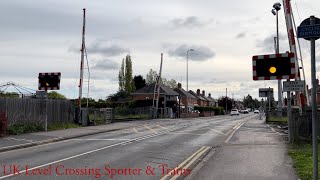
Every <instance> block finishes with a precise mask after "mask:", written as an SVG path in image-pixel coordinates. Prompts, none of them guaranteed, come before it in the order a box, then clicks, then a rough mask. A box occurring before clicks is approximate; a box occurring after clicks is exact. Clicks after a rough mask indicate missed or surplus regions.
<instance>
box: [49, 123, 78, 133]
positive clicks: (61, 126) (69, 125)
mask: <svg viewBox="0 0 320 180" xmlns="http://www.w3.org/2000/svg"><path fill="white" fill-rule="evenodd" d="M78 127H81V126H79V125H77V124H74V123H63V122H56V123H50V124H48V131H53V130H60V129H69V128H78Z"/></svg>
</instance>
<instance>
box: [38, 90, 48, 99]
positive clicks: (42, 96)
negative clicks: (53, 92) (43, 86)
mask: <svg viewBox="0 0 320 180" xmlns="http://www.w3.org/2000/svg"><path fill="white" fill-rule="evenodd" d="M47 97H48V94H47V92H46V91H37V92H36V98H38V99H45V98H47Z"/></svg>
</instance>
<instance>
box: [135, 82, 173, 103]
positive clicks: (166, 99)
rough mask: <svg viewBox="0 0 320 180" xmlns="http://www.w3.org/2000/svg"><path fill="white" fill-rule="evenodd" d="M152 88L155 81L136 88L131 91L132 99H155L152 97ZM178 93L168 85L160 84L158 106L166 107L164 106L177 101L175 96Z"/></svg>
mask: <svg viewBox="0 0 320 180" xmlns="http://www.w3.org/2000/svg"><path fill="white" fill-rule="evenodd" d="M154 88H155V83H152V84H148V85H146V86H144V87H143V88H141V89H139V90H136V91H135V92H133V93H131V96H132V99H133V100H142V101H143V100H147V101H148V100H149V101H150V100H153V101H156V99H153V97H154ZM178 96H179V94H178V93H177V92H175V91H174V90H173V89H171V88H170V87H168V86H166V85H164V84H160V93H159V106H158V107H159V108H166V107H172V106H173V104H175V103H176V102H177V97H178Z"/></svg>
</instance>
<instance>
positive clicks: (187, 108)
mask: <svg viewBox="0 0 320 180" xmlns="http://www.w3.org/2000/svg"><path fill="white" fill-rule="evenodd" d="M189 51H194V50H193V49H189V50H187V92H189V88H188V61H189ZM186 110H187V111H186V114H187V116H188V110H189V106H188V96H187V107H186Z"/></svg>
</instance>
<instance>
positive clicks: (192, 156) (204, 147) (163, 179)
mask: <svg viewBox="0 0 320 180" xmlns="http://www.w3.org/2000/svg"><path fill="white" fill-rule="evenodd" d="M206 148H207V147H206V146H203V147H202V148H200V149H199V150H198V151H196V152H195V153H193V154H192V155H191V156H190V157H188V158H187V159H186V160H184V161H183V162H182V163H181V164H179V166H178V167H177V168H178V169H180V168H181V167H182V166H183V165H184V164H186V163H187V162H188V161H190V160H191V159H192V158H194V157H195V156H196V155H197V154H198V153H200V152H201V151H202V150H204V149H206ZM173 171H174V169H173V170H171V171H170V172H169V173H168V174H167V175H165V176H163V177H162V178H161V179H160V180H165V179H167V177H169V176H170V174H171V173H172V172H173Z"/></svg>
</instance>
